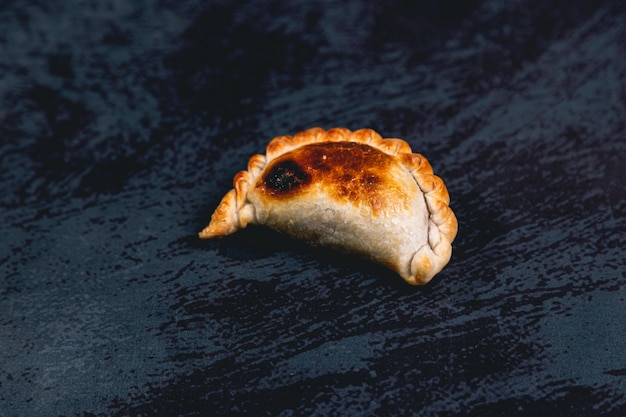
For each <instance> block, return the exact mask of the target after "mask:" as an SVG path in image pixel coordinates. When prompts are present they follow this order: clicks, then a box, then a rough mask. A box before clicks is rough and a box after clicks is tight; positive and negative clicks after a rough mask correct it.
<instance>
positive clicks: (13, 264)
mask: <svg viewBox="0 0 626 417" xmlns="http://www.w3.org/2000/svg"><path fill="white" fill-rule="evenodd" d="M0 28H2V30H1V31H0V178H1V180H0V225H1V226H0V227H1V231H0V233H1V234H2V239H0V416H140V415H141V416H152V415H154V416H202V415H213V416H282V417H287V416H444V417H456V416H459V417H460V416H481V417H489V416H507V417H510V416H531V415H532V416H555V415H558V416H577V417H579V416H624V415H626V256H625V254H626V244H625V243H624V241H625V238H626V167H625V166H624V164H625V162H624V161H626V5H625V3H624V2H623V1H619V0H615V1H597V0H593V1H591V0H577V1H561V0H547V1H543V0H542V1H539V0H520V1H514V2H512V1H495V0H491V1H489V0H487V1H457V0H445V1H441V2H426V1H423V2H403V1H393V0H391V1H386V2H357V1H350V2H323V3H321V2H320V3H318V2H308V1H289V2H281V1H273V0H270V1H247V2H228V1H211V2H192V1H154V0H143V1H136V2H122V1H78V0H72V1H63V2H62V1H48V0H46V1H43V0H33V1H11V2H5V3H3V4H2V5H1V6H0ZM312 126H322V127H324V128H330V127H333V126H345V127H348V128H351V129H357V128H361V127H370V128H373V129H375V130H377V131H378V132H380V133H381V134H382V135H383V136H386V137H401V138H404V139H406V140H407V141H408V142H409V143H410V144H411V145H412V147H413V149H414V150H416V151H418V152H420V153H423V154H424V155H425V156H426V157H427V158H428V159H429V160H430V162H431V164H432V165H433V167H434V169H435V172H436V173H437V174H438V175H439V176H441V177H442V178H443V179H444V180H445V181H446V184H447V186H448V189H449V191H450V194H451V197H452V202H451V206H452V207H453V208H454V210H455V212H456V213H457V217H458V219H459V224H460V229H459V235H458V237H457V240H456V241H455V243H454V252H453V257H452V260H451V262H450V264H449V265H448V266H447V267H446V268H445V269H444V271H443V272H442V273H441V274H440V275H439V276H438V277H437V278H436V279H435V280H434V282H432V283H431V284H429V285H428V286H426V287H424V288H413V287H409V286H407V285H405V284H404V283H403V282H402V280H401V279H399V278H398V277H396V276H394V274H392V273H390V272H388V271H386V270H384V269H382V268H379V267H376V266H373V265H370V264H366V263H363V262H361V261H358V260H355V259H352V258H346V257H344V256H340V255H336V254H334V253H332V252H329V251H325V250H323V249H315V250H313V249H310V248H307V247H306V246H304V245H301V244H299V243H297V242H292V241H290V240H289V239H287V238H284V237H282V236H279V235H277V234H275V233H272V232H269V231H266V230H263V229H259V228H249V229H247V230H245V231H242V232H240V233H238V234H236V235H233V236H232V237H229V238H226V239H223V240H221V241H211V242H201V241H199V240H198V239H197V238H196V233H197V232H198V231H199V230H200V229H201V228H202V227H203V226H205V225H206V223H207V222H208V220H209V217H210V213H211V212H212V210H213V209H214V208H215V207H216V206H217V203H218V202H219V200H220V198H221V197H222V195H223V194H224V193H225V192H226V191H227V190H228V189H229V188H230V187H231V180H232V176H233V175H234V173H235V172H236V171H238V170H240V169H244V168H245V165H246V162H247V159H248V157H249V156H250V155H251V154H252V153H258V152H262V151H263V150H264V147H265V145H266V144H267V142H268V141H269V139H271V138H272V137H273V136H276V135H281V134H292V133H295V132H297V131H300V130H303V129H306V128H309V127H312ZM381 238H384V236H381Z"/></svg>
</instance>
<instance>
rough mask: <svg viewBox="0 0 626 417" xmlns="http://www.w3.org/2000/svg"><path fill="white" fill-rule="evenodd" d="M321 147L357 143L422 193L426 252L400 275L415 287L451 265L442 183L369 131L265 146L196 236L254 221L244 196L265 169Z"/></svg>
mask: <svg viewBox="0 0 626 417" xmlns="http://www.w3.org/2000/svg"><path fill="white" fill-rule="evenodd" d="M319 142H358V143H363V144H366V145H370V146H372V147H374V148H376V149H378V150H380V151H382V152H385V153H387V154H388V155H392V156H399V157H400V158H401V161H402V162H403V164H404V165H405V166H406V167H407V169H408V170H409V171H410V173H411V174H412V176H413V178H415V181H416V183H417V185H418V186H419V188H420V190H421V191H422V192H423V194H424V199H425V202H426V206H427V208H428V212H429V222H428V223H429V231H428V248H426V247H424V248H422V249H420V250H419V251H418V253H417V254H416V255H415V257H414V258H413V260H412V263H411V265H410V266H409V267H408V269H409V271H410V273H409V274H401V275H403V278H404V279H405V280H406V281H407V282H408V283H409V284H413V285H421V284H425V283H427V282H428V281H430V279H431V278H432V277H433V276H434V275H435V274H437V273H438V272H439V271H441V269H443V267H444V266H445V265H446V264H447V263H448V261H449V260H450V256H451V254H452V241H453V240H454V238H455V237H456V233H457V230H458V223H457V219H456V216H455V215H454V212H453V211H452V209H450V207H449V206H448V204H449V203H450V196H449V194H448V190H447V188H446V186H445V184H444V183H443V181H442V180H441V179H440V178H439V177H437V176H436V175H434V174H433V170H432V167H431V166H430V163H429V162H428V160H427V159H426V158H425V157H424V156H422V155H420V154H417V153H413V152H412V150H411V146H410V145H409V144H408V143H407V142H406V141H404V140H402V139H397V138H385V139H383V138H382V137H381V136H380V135H379V134H378V133H376V132H375V131H374V130H372V129H359V130H355V131H350V130H348V129H346V128H342V127H336V128H332V129H329V130H327V131H325V130H324V129H322V128H320V127H314V128H311V129H308V130H305V131H303V132H299V133H297V134H295V135H293V136H277V137H275V138H274V139H272V140H271V141H270V143H269V144H268V145H267V148H266V152H265V155H260V154H256V155H253V156H252V157H251V158H250V159H249V161H248V170H247V171H240V172H238V173H237V174H236V175H235V178H234V180H233V186H234V189H232V190H230V191H229V192H228V193H227V194H226V195H225V196H224V198H223V199H222V201H221V203H220V204H219V206H218V207H217V209H216V210H215V213H213V215H212V216H211V223H210V224H209V225H208V226H207V227H206V228H205V229H204V230H202V231H201V232H200V234H199V236H200V238H203V239H210V238H215V237H223V236H226V235H229V234H232V233H234V232H236V231H237V230H239V229H242V228H244V227H246V226H247V225H248V223H249V222H251V221H254V219H255V212H254V207H253V206H252V204H250V203H249V202H248V201H247V193H248V190H249V189H250V186H251V185H252V184H253V183H254V182H255V181H256V179H257V178H258V176H259V175H260V174H261V172H262V171H263V169H264V168H265V166H266V165H267V164H269V163H270V162H271V161H272V160H274V159H276V158H277V157H280V156H281V155H283V154H285V153H287V152H289V151H291V150H293V149H296V148H298V147H300V146H303V145H308V144H311V143H319Z"/></svg>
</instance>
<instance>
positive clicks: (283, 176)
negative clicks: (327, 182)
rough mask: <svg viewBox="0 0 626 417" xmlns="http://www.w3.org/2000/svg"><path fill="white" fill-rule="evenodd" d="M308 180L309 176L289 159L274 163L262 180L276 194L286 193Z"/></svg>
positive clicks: (309, 180)
mask: <svg viewBox="0 0 626 417" xmlns="http://www.w3.org/2000/svg"><path fill="white" fill-rule="evenodd" d="M309 182H311V176H310V175H309V174H307V173H306V172H305V171H304V170H303V169H302V168H301V167H300V165H298V164H297V163H296V162H295V161H293V160H291V159H287V160H285V161H281V162H279V163H278V164H276V165H275V166H274V167H273V168H272V169H271V170H270V171H269V172H268V173H267V175H266V176H265V179H264V180H263V183H264V184H265V186H266V187H267V188H268V189H269V190H270V191H271V192H272V193H276V194H285V193H288V192H290V191H292V190H294V189H296V188H300V187H302V186H304V185H306V184H308V183H309Z"/></svg>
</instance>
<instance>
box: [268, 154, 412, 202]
mask: <svg viewBox="0 0 626 417" xmlns="http://www.w3.org/2000/svg"><path fill="white" fill-rule="evenodd" d="M394 168H398V163H397V162H396V161H395V160H394V158H393V157H392V156H390V155H388V154H386V153H384V152H382V151H380V150H378V149H375V148H373V147H371V146H369V145H366V144H363V143H357V142H320V143H312V144H309V145H306V146H302V147H300V148H297V149H294V150H292V151H290V152H287V153H285V154H284V155H282V156H280V157H279V158H277V159H275V160H274V161H272V163H270V166H269V167H268V171H267V174H265V176H264V177H263V178H262V179H261V181H259V182H258V183H257V187H260V188H261V191H263V192H264V193H265V194H269V195H270V196H271V197H272V198H280V199H283V198H293V197H295V196H296V195H298V194H301V193H304V192H306V191H307V190H308V189H310V188H311V187H312V186H313V185H314V184H315V187H317V188H318V189H322V190H324V192H325V193H326V194H327V195H328V196H330V197H331V198H333V199H335V200H340V201H348V202H350V203H351V204H353V205H356V206H369V207H370V208H371V210H372V213H373V214H376V212H378V211H379V210H384V209H385V208H388V207H390V206H392V205H398V204H399V205H400V206H404V205H405V204H406V203H407V196H406V190H403V189H402V186H401V185H400V184H398V183H396V181H395V180H394V177H393V176H392V175H390V170H392V169H394ZM407 175H408V172H407Z"/></svg>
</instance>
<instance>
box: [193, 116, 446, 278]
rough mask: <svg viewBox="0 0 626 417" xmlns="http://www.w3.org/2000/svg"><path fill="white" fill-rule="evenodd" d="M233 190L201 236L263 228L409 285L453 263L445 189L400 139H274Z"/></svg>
mask: <svg viewBox="0 0 626 417" xmlns="http://www.w3.org/2000/svg"><path fill="white" fill-rule="evenodd" d="M233 183H234V189H233V190H230V191H229V192H228V193H227V194H226V196H224V198H223V199H222V201H221V203H220V204H219V206H218V207H217V209H216V210H215V213H213V216H212V217H211V223H210V224H209V225H208V226H207V227H206V228H205V229H204V230H202V232H200V234H199V236H200V238H203V239H210V238H214V237H222V236H226V235H229V234H231V233H234V232H236V231H237V230H239V229H242V228H244V227H246V226H247V225H248V224H249V223H250V224H260V225H265V226H269V227H271V228H274V229H276V230H278V231H280V232H284V233H287V234H289V235H291V236H293V237H295V238H298V239H303V240H305V241H306V242H308V243H310V244H313V245H324V246H330V247H333V248H336V249H340V250H343V251H347V252H351V253H356V254H358V255H361V256H364V257H366V258H369V259H371V260H373V261H375V262H378V263H381V264H383V265H386V266H387V267H389V268H390V269H392V270H393V271H395V272H397V273H398V274H399V275H400V276H401V277H402V278H403V279H404V280H405V281H406V282H408V283H409V284H412V285H423V284H426V283H427V282H428V281H430V280H431V279H432V277H433V276H434V275H435V274H437V273H438V272H439V271H441V269H442V268H443V267H444V266H445V265H446V264H447V263H448V261H449V260H450V255H451V253H452V247H451V244H452V241H453V240H454V238H455V236H456V232H457V220H456V217H455V215H454V213H453V212H452V210H451V209H450V207H448V203H449V201H450V198H449V196H448V190H447V189H446V186H445V185H444V183H443V181H441V179H440V178H439V177H437V176H435V175H433V171H432V168H431V166H430V164H429V163H428V161H427V160H426V158H424V157H423V156H422V155H419V154H415V153H412V151H411V147H410V146H409V144H408V143H406V142H405V141H403V140H401V139H383V138H382V137H381V136H380V135H379V134H378V133H376V132H374V131H373V130H370V129H361V130H357V131H354V132H352V131H350V130H348V129H344V128H334V129H330V130H328V131H324V129H321V128H313V129H309V130H306V131H304V132H301V133H298V134H296V135H295V136H278V137H276V138H274V139H273V140H272V141H271V142H270V143H269V145H268V146H267V150H266V154H265V155H254V156H252V157H251V158H250V161H249V162H248V170H247V171H240V172H239V173H237V174H236V175H235V178H234V181H233Z"/></svg>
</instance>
